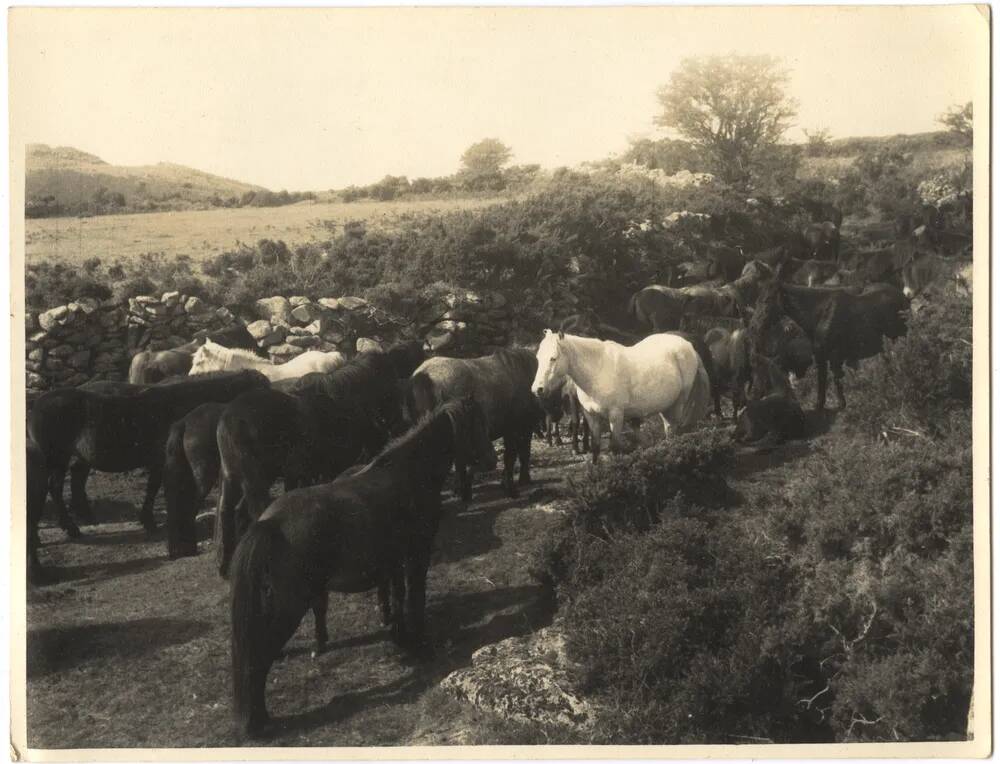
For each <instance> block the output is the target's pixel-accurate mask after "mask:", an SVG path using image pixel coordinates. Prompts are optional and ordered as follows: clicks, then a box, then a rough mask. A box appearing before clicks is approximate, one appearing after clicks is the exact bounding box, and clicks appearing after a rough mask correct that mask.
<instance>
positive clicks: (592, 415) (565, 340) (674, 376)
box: [531, 329, 711, 463]
mask: <svg viewBox="0 0 1000 764" xmlns="http://www.w3.org/2000/svg"><path fill="white" fill-rule="evenodd" d="M567 377H568V378H569V379H572V380H573V382H574V383H575V384H576V390H577V396H578V398H579V399H580V404H581V405H582V406H583V410H584V414H585V415H586V417H587V421H588V422H589V423H590V430H591V438H590V440H591V446H592V448H593V459H594V462H595V463H596V462H597V460H598V458H599V456H600V449H601V434H602V433H603V430H604V426H605V422H607V423H608V425H609V426H610V428H611V446H612V449H620V448H621V446H622V443H621V437H622V431H623V424H624V421H625V419H626V418H628V419H632V418H641V417H645V416H648V415H649V414H659V415H660V417H661V419H662V420H663V429H664V432H665V433H666V434H667V435H668V436H669V434H670V431H671V428H673V429H675V430H677V431H678V432H682V431H684V430H687V429H689V428H690V427H691V426H692V425H694V424H695V423H696V422H698V421H699V420H701V419H702V418H703V417H704V416H705V414H706V413H707V412H708V408H709V405H710V404H711V384H710V382H709V379H708V373H707V372H706V371H705V366H704V364H703V363H702V362H701V358H700V357H699V356H698V353H697V351H696V350H695V349H694V347H693V346H692V345H691V343H690V342H688V341H687V340H686V339H684V338H683V337H678V336H677V335H674V334H654V335H651V336H649V337H647V338H646V339H644V340H642V341H641V342H639V343H637V344H635V345H633V346H631V347H625V346H623V345H619V344H618V343H617V342H609V341H602V340H594V339H589V338H587V337H574V336H573V335H571V334H563V333H562V332H559V333H558V334H557V333H555V332H552V331H550V330H548V329H546V330H545V334H544V336H543V337H542V342H541V344H539V346H538V372H537V373H536V374H535V380H534V382H533V383H532V385H531V387H532V389H533V390H534V391H535V394H536V395H538V396H539V397H543V396H545V394H546V393H547V392H548V391H549V390H555V389H558V388H559V387H561V386H562V384H563V383H564V381H565V380H566V378H567Z"/></svg>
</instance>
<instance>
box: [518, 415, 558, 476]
mask: <svg viewBox="0 0 1000 764" xmlns="http://www.w3.org/2000/svg"><path fill="white" fill-rule="evenodd" d="M558 433H559V424H558V423H557V424H556V434H558ZM556 442H557V443H558V441H556ZM559 445H561V444H559ZM517 460H518V461H519V462H520V463H521V472H520V474H519V475H518V477H517V482H518V485H528V484H529V483H530V482H531V430H525V431H524V432H523V433H522V434H521V435H520V436H518V438H517Z"/></svg>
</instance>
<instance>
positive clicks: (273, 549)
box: [230, 522, 283, 737]
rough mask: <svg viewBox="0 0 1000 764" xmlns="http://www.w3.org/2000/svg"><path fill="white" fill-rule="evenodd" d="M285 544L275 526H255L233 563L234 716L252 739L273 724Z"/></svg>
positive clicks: (248, 532) (232, 647) (239, 725)
mask: <svg viewBox="0 0 1000 764" xmlns="http://www.w3.org/2000/svg"><path fill="white" fill-rule="evenodd" d="M282 541H283V539H282V537H281V535H280V533H279V531H278V529H277V528H275V527H274V526H273V525H272V524H271V523H268V522H263V523H254V524H253V525H252V526H251V527H250V529H249V530H248V531H247V533H246V535H245V536H244V537H243V539H242V540H241V541H240V543H239V545H238V546H237V547H236V553H235V555H234V556H233V561H232V567H231V571H232V592H231V598H230V615H231V623H232V640H231V652H232V672H233V712H234V714H235V717H236V723H237V726H238V729H239V731H240V733H241V734H244V735H247V736H250V737H253V736H255V735H257V734H259V733H260V732H261V731H262V728H263V727H264V725H266V724H267V722H268V721H269V719H268V714H267V707H266V705H265V703H264V688H265V684H266V681H267V672H268V670H269V669H270V668H271V664H272V663H273V661H274V656H275V655H276V653H277V651H278V650H280V648H281V645H276V642H277V640H276V639H275V636H276V635H275V634H274V633H273V632H274V629H275V625H276V624H275V620H276V615H277V614H276V612H275V611H276V603H275V591H274V586H273V578H272V575H273V572H272V571H273V566H274V564H275V563H276V562H277V561H278V556H279V555H280V554H281V553H282V550H281V549H280V548H279V547H280V546H282V544H281V542H282Z"/></svg>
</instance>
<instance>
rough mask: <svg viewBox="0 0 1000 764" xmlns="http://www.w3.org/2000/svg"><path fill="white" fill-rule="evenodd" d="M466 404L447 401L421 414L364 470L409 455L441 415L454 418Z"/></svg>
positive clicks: (458, 401)
mask: <svg viewBox="0 0 1000 764" xmlns="http://www.w3.org/2000/svg"><path fill="white" fill-rule="evenodd" d="M464 404H465V402H464V401H462V400H451V401H445V402H444V403H442V404H441V405H439V406H437V407H436V408H434V409H432V410H431V411H428V412H427V413H426V414H424V415H423V416H421V417H420V419H418V420H417V421H416V422H415V423H414V425H413V426H412V427H411V428H410V429H409V430H407V431H406V432H404V433H403V434H402V435H399V436H397V437H395V438H393V439H392V440H390V441H389V442H388V443H387V444H386V446H385V448H383V449H382V450H381V451H380V452H379V453H378V455H377V456H376V457H375V458H374V459H372V460H371V462H370V463H369V464H368V466H367V467H365V469H364V470H362V472H367V471H368V470H369V469H371V468H372V467H380V466H384V465H386V464H390V463H392V462H393V461H395V460H396V459H399V458H400V457H406V456H408V455H409V453H410V452H411V451H412V450H413V448H414V447H415V446H416V445H417V443H416V442H417V441H418V440H419V439H420V438H421V437H422V436H423V434H424V433H425V432H426V431H427V430H428V429H429V428H431V427H433V426H434V425H435V424H437V422H438V421H439V420H440V418H441V417H448V418H449V419H454V417H455V416H456V415H457V414H458V413H459V412H460V411H461V409H462V407H463V406H464Z"/></svg>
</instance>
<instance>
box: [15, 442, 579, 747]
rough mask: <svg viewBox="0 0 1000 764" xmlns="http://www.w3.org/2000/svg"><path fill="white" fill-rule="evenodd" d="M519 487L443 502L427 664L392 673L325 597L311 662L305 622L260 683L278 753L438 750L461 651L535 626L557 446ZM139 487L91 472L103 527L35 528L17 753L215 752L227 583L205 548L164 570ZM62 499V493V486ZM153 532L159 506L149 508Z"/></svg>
mask: <svg viewBox="0 0 1000 764" xmlns="http://www.w3.org/2000/svg"><path fill="white" fill-rule="evenodd" d="M535 453H536V459H535V463H536V465H537V466H536V467H535V469H534V470H533V477H534V479H535V482H534V484H533V485H532V486H530V488H529V489H528V490H525V491H524V492H523V496H522V497H521V498H520V499H518V500H510V499H507V498H506V497H505V496H504V495H503V494H502V493H501V491H500V488H499V486H498V484H497V483H496V482H495V479H494V480H492V481H491V482H487V483H486V484H484V485H480V486H477V488H476V493H475V498H474V501H473V503H472V505H471V506H470V507H469V509H468V510H466V511H460V507H459V505H458V504H457V503H456V502H454V501H453V500H450V499H449V501H448V503H447V505H446V507H447V510H448V516H447V520H446V521H445V523H444V525H443V526H442V531H441V534H440V536H439V541H438V552H437V555H436V557H435V562H434V565H433V567H432V569H431V573H430V579H429V582H428V592H429V598H428V619H429V621H428V622H429V628H430V630H431V637H432V640H433V642H434V646H435V650H436V655H435V657H434V659H433V660H432V661H430V662H429V663H425V664H416V663H412V662H408V661H407V660H406V659H405V657H404V656H403V654H402V653H401V652H399V651H398V650H397V649H396V648H395V647H394V646H393V645H392V643H391V642H389V641H388V640H387V638H386V633H385V630H384V628H383V627H382V626H381V623H380V620H379V618H378V616H377V613H376V606H375V597H374V594H367V595H338V594H332V595H331V600H330V612H329V617H328V621H329V625H330V637H331V646H330V648H329V649H328V650H327V651H326V652H325V653H323V654H322V655H320V656H317V657H315V658H313V657H312V656H311V649H312V636H313V624H312V617H311V615H310V616H307V617H306V618H305V619H304V620H303V623H302V625H301V626H300V628H299V630H298V632H297V634H296V635H295V636H294V637H293V639H292V640H291V641H290V642H289V644H288V646H287V651H286V652H287V655H286V657H285V659H284V660H283V661H282V662H281V663H279V664H277V665H276V667H275V669H274V670H272V672H271V676H270V684H269V687H268V703H269V707H270V710H271V713H272V715H273V716H274V717H275V718H277V719H280V720H281V721H282V728H281V731H280V733H279V734H278V735H277V736H276V737H275V738H274V739H273V740H272V741H270V742H271V744H273V745H281V746H317V745H328V746H356V745H383V746H384V745H407V744H410V743H440V742H454V741H456V740H457V739H458V738H457V737H456V735H459V733H460V731H456V729H455V721H454V719H453V718H450V717H452V716H454V709H453V708H452V709H451V710H450V711H449V710H448V708H447V705H446V704H442V703H440V697H438V698H435V697H434V694H433V693H432V694H430V696H429V697H428V693H429V692H430V691H431V690H432V689H433V688H435V687H436V686H437V684H438V682H439V681H440V680H441V679H442V678H443V677H444V676H446V675H447V674H448V673H449V672H451V671H452V670H454V669H456V668H458V667H460V666H463V665H466V664H468V662H469V660H470V657H471V655H472V653H473V651H475V650H476V649H478V648H479V647H482V646H483V645H486V644H490V643H493V642H498V641H500V640H503V639H506V638H508V637H512V636H517V635H522V634H526V633H528V632H531V631H533V630H535V629H537V628H540V627H541V626H544V625H546V624H547V623H548V622H549V620H550V619H551V612H550V608H549V605H548V603H547V602H546V601H545V600H544V597H543V592H542V589H541V587H540V586H539V585H538V584H537V583H536V582H534V581H533V580H532V579H531V577H530V576H529V575H528V566H529V563H530V555H531V550H532V548H533V545H534V544H535V542H536V541H537V539H538V538H539V536H540V535H541V533H542V532H543V531H544V530H545V529H546V528H547V527H549V526H550V525H551V524H552V523H554V522H556V521H557V519H558V516H559V515H558V509H557V507H558V500H559V496H560V494H561V491H562V483H563V480H564V478H565V476H566V474H567V472H568V471H569V470H574V469H577V468H579V467H580V466H581V465H582V463H583V460H582V459H581V458H580V457H574V456H573V455H572V453H571V452H570V451H569V449H568V448H566V447H563V448H552V449H550V448H546V447H545V446H544V445H540V444H538V443H537V442H536V444H535ZM142 485H143V483H142V476H140V475H138V474H136V475H129V476H116V475H101V474H95V475H94V476H93V477H92V479H91V483H90V495H91V496H92V497H93V498H94V499H95V500H98V501H97V502H96V510H97V513H98V516H99V517H101V518H102V519H104V520H105V523H104V524H102V525H100V526H97V527H94V528H86V529H85V533H86V535H85V536H84V537H83V538H82V539H80V540H78V541H76V542H67V541H66V540H65V539H64V537H63V534H62V532H61V531H59V530H58V529H57V528H55V527H53V526H48V527H43V529H42V540H43V543H44V544H45V547H44V548H43V550H42V554H43V562H44V563H45V564H47V565H49V566H50V567H51V568H52V569H53V571H54V578H55V582H53V583H50V584H48V585H45V586H42V587H39V588H37V589H35V590H34V591H31V592H29V597H28V719H29V726H28V740H29V745H31V746H32V747H40V748H49V747H51V748H66V747H116V746H148V747H159V746H175V747H201V746H231V745H235V744H236V742H237V741H236V740H235V738H234V737H233V735H232V724H231V721H230V720H231V715H230V703H229V626H228V624H229V613H228V592H229V588H228V584H227V583H226V582H224V581H223V580H221V579H220V578H219V577H218V575H217V574H216V572H215V569H214V564H213V563H214V555H213V553H212V552H213V550H212V548H211V545H210V544H207V543H203V544H202V545H201V554H200V555H199V556H198V557H193V558H186V559H182V560H178V561H175V562H170V561H169V560H167V559H166V556H165V552H164V546H163V543H162V542H150V541H147V540H146V539H145V537H144V535H143V533H142V531H141V530H140V529H139V528H138V527H137V525H136V524H135V522H134V518H135V517H136V514H137V510H136V507H135V504H136V503H137V501H138V500H139V498H140V497H141V495H142ZM67 490H68V489H67ZM157 508H158V510H160V514H159V520H160V522H162V521H163V516H162V510H163V504H162V497H161V499H160V500H159V503H158V507H157Z"/></svg>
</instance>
